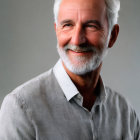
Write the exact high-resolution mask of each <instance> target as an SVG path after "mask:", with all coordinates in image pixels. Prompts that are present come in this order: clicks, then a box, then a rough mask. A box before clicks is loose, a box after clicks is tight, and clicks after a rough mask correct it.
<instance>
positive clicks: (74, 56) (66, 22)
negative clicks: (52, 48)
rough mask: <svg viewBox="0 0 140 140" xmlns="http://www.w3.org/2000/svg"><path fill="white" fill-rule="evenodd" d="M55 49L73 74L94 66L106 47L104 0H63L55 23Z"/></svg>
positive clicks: (83, 71)
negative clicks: (56, 43) (56, 41)
mask: <svg viewBox="0 0 140 140" xmlns="http://www.w3.org/2000/svg"><path fill="white" fill-rule="evenodd" d="M56 35H57V40H58V45H57V47H58V52H59V55H60V57H61V59H62V61H63V63H64V65H65V66H66V68H67V69H69V70H70V71H71V72H73V73H75V74H85V73H87V72H90V71H92V70H94V69H96V68H97V67H98V66H99V65H100V63H101V62H102V59H103V57H104V55H105V53H106V52H107V49H108V47H107V46H108V45H107V44H108V22H107V16H106V5H105V2H104V0H98V1H97V0H62V2H61V4H60V9H59V13H58V24H57V25H56Z"/></svg>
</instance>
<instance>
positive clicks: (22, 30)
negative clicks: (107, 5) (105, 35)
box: [0, 0, 140, 118]
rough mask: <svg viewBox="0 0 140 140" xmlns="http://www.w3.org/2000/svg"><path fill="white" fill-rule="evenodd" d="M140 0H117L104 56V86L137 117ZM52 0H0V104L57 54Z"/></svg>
mask: <svg viewBox="0 0 140 140" xmlns="http://www.w3.org/2000/svg"><path fill="white" fill-rule="evenodd" d="M139 6H140V0H121V10H120V18H119V24H120V34H119V38H118V40H117V42H116V44H115V45H114V47H113V48H112V49H110V52H109V54H108V56H107V58H106V59H105V61H104V65H103V69H102V77H103V79H104V82H105V83H106V85H108V86H110V87H112V88H113V89H115V90H117V91H118V92H120V93H122V94H123V95H124V96H125V97H126V98H128V100H129V101H130V102H131V104H132V105H133V107H134V108H135V110H136V112H137V114H138V116H139V118H140V109H139V107H140V73H139V72H140V62H139V60H140V28H139V25H140V9H139ZM52 8H53V0H49V1H47V0H0V104H1V103H2V100H3V98H4V96H5V95H6V94H8V93H9V92H11V91H12V90H13V89H14V88H16V87H17V86H18V85H20V84H22V83H23V82H25V81H27V80H29V79H31V78H33V77H35V76H37V75H39V74H40V73H42V72H45V71H46V70H48V69H49V68H51V67H52V66H53V65H54V64H55V63H56V61H57V59H58V54H57V51H56V37H55V32H54V25H53V10H52Z"/></svg>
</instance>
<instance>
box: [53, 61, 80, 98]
mask: <svg viewBox="0 0 140 140" xmlns="http://www.w3.org/2000/svg"><path fill="white" fill-rule="evenodd" d="M53 72H54V75H55V77H56V79H57V81H58V83H59V85H60V87H61V89H62V90H63V92H64V95H65V96H66V98H67V100H68V101H69V100H70V99H71V98H73V97H74V96H75V95H77V94H78V93H79V91H78V89H77V88H76V87H75V85H74V84H73V82H72V81H71V79H70V77H69V76H68V74H67V73H66V71H65V69H64V67H63V65H62V61H61V60H59V61H58V62H57V64H56V65H55V66H54V68H53Z"/></svg>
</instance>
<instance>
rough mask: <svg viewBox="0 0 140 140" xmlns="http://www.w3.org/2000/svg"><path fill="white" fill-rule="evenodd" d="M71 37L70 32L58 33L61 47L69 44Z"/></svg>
mask: <svg viewBox="0 0 140 140" xmlns="http://www.w3.org/2000/svg"><path fill="white" fill-rule="evenodd" d="M70 38H71V37H70V34H68V33H65V32H58V33H57V41H58V44H59V46H60V47H64V46H65V45H67V44H68V42H69V40H70Z"/></svg>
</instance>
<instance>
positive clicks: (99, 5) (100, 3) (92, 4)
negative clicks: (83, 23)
mask: <svg viewBox="0 0 140 140" xmlns="http://www.w3.org/2000/svg"><path fill="white" fill-rule="evenodd" d="M62 9H65V10H66V9H67V10H70V9H81V10H96V9H99V10H101V9H106V4H105V1H104V0H62V1H61V3H60V8H59V10H62Z"/></svg>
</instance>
